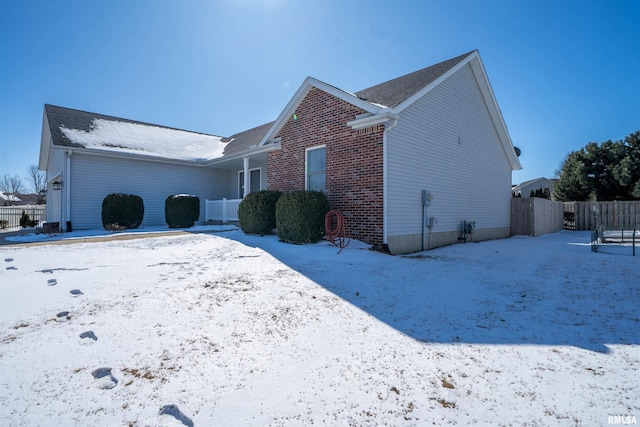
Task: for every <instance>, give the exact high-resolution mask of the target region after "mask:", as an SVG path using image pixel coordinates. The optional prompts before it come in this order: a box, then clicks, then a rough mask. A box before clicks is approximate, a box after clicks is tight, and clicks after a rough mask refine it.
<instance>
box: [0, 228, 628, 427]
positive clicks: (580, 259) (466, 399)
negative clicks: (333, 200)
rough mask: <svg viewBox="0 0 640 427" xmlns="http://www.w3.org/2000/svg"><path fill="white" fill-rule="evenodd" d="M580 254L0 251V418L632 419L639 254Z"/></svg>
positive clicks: (118, 244)
mask: <svg viewBox="0 0 640 427" xmlns="http://www.w3.org/2000/svg"><path fill="white" fill-rule="evenodd" d="M588 241H589V233H584V232H568V231H565V232H560V233H556V234H553V235H547V236H542V237H538V238H529V237H514V238H510V239H504V240H497V241H490V242H483V243H466V244H459V245H454V246H450V247H445V248H440V249H436V250H432V251H429V252H423V253H419V254H414V255H411V256H404V257H399V256H398V257H393V256H388V255H384V254H380V253H377V252H372V251H369V250H367V249H366V246H365V245H362V244H358V243H357V242H353V243H352V245H351V246H349V247H348V248H347V249H345V250H344V251H343V252H342V253H341V254H337V253H336V252H337V250H336V249H335V248H333V247H331V246H328V245H327V244H326V243H320V244H316V245H307V246H295V245H287V244H284V243H280V242H278V241H277V238H275V237H257V236H246V235H244V234H243V233H242V232H240V231H228V232H223V233H193V234H188V235H175V236H160V237H153V238H146V239H139V240H126V241H109V242H99V243H77V244H72V245H49V246H37V247H0V263H1V264H0V267H1V269H0V306H1V313H0V420H2V424H3V425H12V426H40V425H42V426H54V425H55V426H57V425H83V426H85V425H92V426H93V425H96V426H107V425H108V426H112V425H125V426H126V425H132V426H155V425H177V426H185V425H186V426H214V425H216V426H234V425H247V426H255V425H311V424H315V425H318V424H320V425H416V426H421V425H442V424H457V425H461V426H466V425H471V424H478V425H486V424H495V425H531V426H533V425H540V426H554V425H559V426H566V425H585V426H591V425H606V424H607V423H608V422H609V421H610V419H609V417H610V416H617V417H621V416H622V417H628V418H624V420H632V419H633V418H632V417H635V419H636V420H639V419H640V257H631V256H623V255H611V254H602V253H594V252H591V251H590V248H589V246H588ZM64 312H68V313H64ZM618 420H620V418H618Z"/></svg>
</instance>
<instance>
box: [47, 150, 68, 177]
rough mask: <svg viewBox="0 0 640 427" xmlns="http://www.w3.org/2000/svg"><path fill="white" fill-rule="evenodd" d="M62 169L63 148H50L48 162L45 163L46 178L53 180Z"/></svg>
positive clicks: (60, 173)
mask: <svg viewBox="0 0 640 427" xmlns="http://www.w3.org/2000/svg"><path fill="white" fill-rule="evenodd" d="M63 170H64V150H59V149H54V148H52V149H51V150H50V151H49V162H48V163H47V179H48V180H53V179H55V178H57V177H58V176H59V175H62V171H63Z"/></svg>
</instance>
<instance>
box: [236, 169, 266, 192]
mask: <svg viewBox="0 0 640 427" xmlns="http://www.w3.org/2000/svg"><path fill="white" fill-rule="evenodd" d="M260 190H261V188H260V168H258V169H252V170H250V171H249V193H255V192H256V191H260ZM243 197H244V171H240V172H239V173H238V198H239V199H242V198H243Z"/></svg>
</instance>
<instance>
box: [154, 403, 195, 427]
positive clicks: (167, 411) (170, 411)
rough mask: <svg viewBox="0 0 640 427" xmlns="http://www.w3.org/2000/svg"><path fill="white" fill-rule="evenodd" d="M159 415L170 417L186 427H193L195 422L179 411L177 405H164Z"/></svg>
mask: <svg viewBox="0 0 640 427" xmlns="http://www.w3.org/2000/svg"><path fill="white" fill-rule="evenodd" d="M159 415H170V416H172V417H173V418H175V419H176V420H178V421H180V422H181V423H182V424H184V425H185V426H187V427H193V421H191V418H189V417H187V416H186V415H185V414H183V413H182V411H180V409H178V406H177V405H164V406H163V407H162V408H160V412H159Z"/></svg>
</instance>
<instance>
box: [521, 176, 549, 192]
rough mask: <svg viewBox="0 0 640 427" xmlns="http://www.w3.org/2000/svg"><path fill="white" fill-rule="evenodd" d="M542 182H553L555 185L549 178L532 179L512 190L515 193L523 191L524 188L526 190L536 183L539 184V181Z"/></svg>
mask: <svg viewBox="0 0 640 427" xmlns="http://www.w3.org/2000/svg"><path fill="white" fill-rule="evenodd" d="M542 180H545V181H549V182H551V184H553V181H552V180H550V179H549V178H544V177H541V178H535V179H530V180H528V181H524V182H521V183H520V184H518V185H515V186H514V187H513V188H512V190H514V191H516V190H522V189H523V188H525V187H526V186H528V185H531V184H533V183H535V182H538V181H542Z"/></svg>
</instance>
